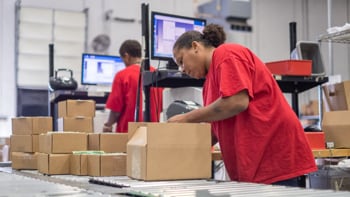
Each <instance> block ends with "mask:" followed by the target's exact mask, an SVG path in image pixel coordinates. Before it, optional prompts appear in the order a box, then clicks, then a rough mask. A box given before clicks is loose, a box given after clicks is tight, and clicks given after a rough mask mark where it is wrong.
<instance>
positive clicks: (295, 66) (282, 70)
mask: <svg viewBox="0 0 350 197" xmlns="http://www.w3.org/2000/svg"><path fill="white" fill-rule="evenodd" d="M266 66H267V68H268V69H269V70H270V71H271V73H272V74H274V75H291V76H311V71H312V61H311V60H282V61H274V62H267V63H266Z"/></svg>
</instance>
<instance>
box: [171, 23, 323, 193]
mask: <svg viewBox="0 0 350 197" xmlns="http://www.w3.org/2000/svg"><path fill="white" fill-rule="evenodd" d="M225 39H226V35H225V33H224V31H223V28H222V27H221V26H218V25H214V24H210V25H208V26H206V27H205V29H204V30H203V33H200V32H198V31H189V32H186V33H184V34H182V35H181V36H180V37H179V38H178V40H177V41H176V43H175V44H174V47H173V53H174V58H175V61H176V62H177V64H178V65H179V66H180V68H181V69H182V70H183V72H185V73H186V74H188V75H189V76H191V77H194V78H198V79H199V78H204V77H205V78H206V81H205V84H204V86H203V103H204V107H203V108H200V109H197V110H194V111H191V112H189V113H186V114H181V115H177V116H173V117H172V118H170V119H169V120H168V122H211V125H212V132H213V134H214V135H215V137H216V138H217V140H218V142H219V144H220V147H221V152H222V157H223V161H224V163H225V167H226V169H227V172H228V174H229V176H230V178H231V180H234V181H243V182H256V183H266V184H271V183H275V184H282V185H283V184H284V185H290V186H298V184H299V181H298V180H299V177H300V176H303V175H305V174H307V173H310V172H312V171H315V170H317V167H316V165H315V161H314V158H313V155H312V152H311V149H310V146H309V144H308V142H307V139H306V137H305V134H304V130H303V128H302V125H301V124H300V122H299V119H298V117H297V116H296V114H295V113H294V111H293V110H292V108H291V107H290V105H289V104H288V102H287V100H286V99H285V97H284V95H283V93H282V92H281V90H280V88H279V86H278V84H277V82H276V81H275V79H274V78H273V76H272V74H271V73H270V71H269V70H268V69H267V67H266V66H265V64H264V63H263V62H262V61H261V60H260V59H259V58H258V57H257V56H256V55H255V54H254V53H253V52H251V51H250V50H249V49H247V48H245V47H243V46H241V45H238V44H224V41H225Z"/></svg>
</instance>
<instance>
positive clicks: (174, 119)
mask: <svg viewBox="0 0 350 197" xmlns="http://www.w3.org/2000/svg"><path fill="white" fill-rule="evenodd" d="M168 122H179V123H180V122H181V123H184V122H188V120H187V119H186V114H178V115H175V116H173V117H171V118H169V119H168Z"/></svg>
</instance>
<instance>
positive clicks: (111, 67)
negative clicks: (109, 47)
mask: <svg viewBox="0 0 350 197" xmlns="http://www.w3.org/2000/svg"><path fill="white" fill-rule="evenodd" d="M124 68H125V64H124V62H123V60H122V58H121V57H119V56H111V55H100V54H88V53H83V54H82V63H81V84H82V85H111V84H112V83H113V79H114V75H115V74H116V73H117V72H119V71H120V70H122V69H124Z"/></svg>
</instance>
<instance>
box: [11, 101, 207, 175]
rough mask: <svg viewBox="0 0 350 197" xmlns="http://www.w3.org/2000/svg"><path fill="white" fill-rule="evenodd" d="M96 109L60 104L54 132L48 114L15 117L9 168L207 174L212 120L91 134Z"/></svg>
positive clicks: (78, 172)
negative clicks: (11, 162) (122, 131)
mask: <svg viewBox="0 0 350 197" xmlns="http://www.w3.org/2000/svg"><path fill="white" fill-rule="evenodd" d="M94 111H95V103H94V102H93V101H80V100H78V101H76V100H67V101H63V102H60V103H59V108H58V114H59V117H60V118H59V120H58V126H59V128H60V131H56V132H54V131H52V119H51V117H36V118H33V117H21V118H14V119H13V135H12V136H11V145H12V146H13V154H12V156H13V159H14V162H13V168H14V169H38V171H39V172H40V173H43V174H48V175H57V174H73V175H88V176H125V175H128V176H129V177H131V178H134V179H140V180H179V179H206V178H210V177H211V129H210V124H204V123H200V124H195V123H187V124H179V123H129V131H128V133H93V129H92V128H93V120H92V117H93V116H94ZM126 153H127V154H126ZM29 161H30V162H29Z"/></svg>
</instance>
